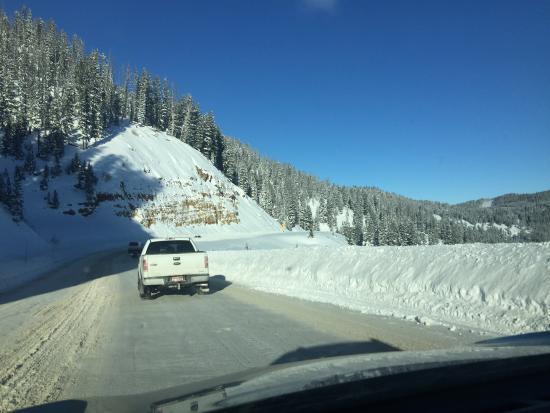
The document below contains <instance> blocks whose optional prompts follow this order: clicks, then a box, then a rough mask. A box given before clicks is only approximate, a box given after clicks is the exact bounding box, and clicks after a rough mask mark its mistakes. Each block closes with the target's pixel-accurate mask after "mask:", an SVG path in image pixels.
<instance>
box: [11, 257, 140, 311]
mask: <svg viewBox="0 0 550 413" xmlns="http://www.w3.org/2000/svg"><path fill="white" fill-rule="evenodd" d="M136 268H137V260H135V259H132V258H130V257H128V256H126V254H125V253H124V252H123V250H122V249H119V250H116V251H112V250H111V251H107V252H102V253H95V254H92V255H91V256H88V257H86V258H80V259H77V260H74V261H72V262H70V263H67V264H65V265H63V267H60V268H57V269H55V270H52V271H49V272H47V273H45V274H43V275H42V276H40V277H39V278H36V279H34V280H32V281H29V282H28V283H24V284H22V285H20V286H19V287H16V288H14V289H11V290H9V291H6V292H3V293H0V305H1V304H6V303H9V302H12V301H17V300H23V299H25V298H28V297H32V296H36V295H41V294H47V293H50V292H53V291H56V290H62V289H65V288H69V287H73V286H75V285H78V284H82V283H85V282H88V281H90V280H93V279H96V278H101V277H108V276H111V275H115V274H120V273H123V272H126V271H130V270H132V269H136Z"/></svg>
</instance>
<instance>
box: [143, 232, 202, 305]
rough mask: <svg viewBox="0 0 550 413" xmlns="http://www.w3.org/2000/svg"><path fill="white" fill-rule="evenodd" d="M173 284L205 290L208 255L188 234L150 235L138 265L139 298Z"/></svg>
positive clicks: (198, 291)
mask: <svg viewBox="0 0 550 413" xmlns="http://www.w3.org/2000/svg"><path fill="white" fill-rule="evenodd" d="M167 288H175V289H177V290H184V289H189V288H191V289H193V290H194V291H196V292H197V293H199V294H208V293H209V292H210V288H209V274H208V255H207V254H206V252H203V251H199V250H198V249H197V247H196V245H195V243H194V242H193V240H192V239H191V238H153V239H150V240H148V241H147V242H146V243H145V245H144V246H143V250H142V251H141V255H140V257H139V265H138V290H139V296H140V297H141V298H151V296H152V293H153V292H156V291H159V290H162V289H167Z"/></svg>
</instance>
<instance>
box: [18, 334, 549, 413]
mask: <svg viewBox="0 0 550 413" xmlns="http://www.w3.org/2000/svg"><path fill="white" fill-rule="evenodd" d="M542 355H549V356H550V332H544V333H533V334H526V335H520V336H513V337H504V338H498V339H493V340H487V341H483V342H479V343H476V344H473V345H471V346H465V347H456V348H451V349H445V350H430V351H392V352H384V353H373V354H357V355H351V356H341V357H331V358H325V359H317V360H309V361H300V362H293V363H286V364H280V365H271V366H267V367H262V368H254V369H250V370H247V371H244V372H240V373H236V374H230V375H227V376H223V377H219V378H215V379H211V380H206V381H202V382H198V383H193V384H187V385H182V386H176V387H172V388H169V389H165V390H160V391H154V392H150V393H146V394H138V395H131V396H114V397H105V398H91V399H87V400H67V401H62V402H57V403H52V404H50V405H45V406H40V407H41V409H40V410H39V411H48V408H50V407H51V408H52V409H53V410H51V411H59V410H60V409H63V411H79V412H83V411H86V412H96V411H98V412H99V411H101V412H106V411H116V412H136V411H152V410H153V411H155V410H157V411H163V412H167V411H173V412H178V411H182V412H183V411H186V412H189V411H193V412H201V411H215V410H217V409H221V408H227V407H232V406H239V405H242V404H245V403H250V402H255V401H259V400H264V399H268V398H272V397H277V396H281V395H285V394H290V393H296V392H300V391H305V390H311V389H315V388H322V387H326V386H330V385H334V384H340V383H347V382H354V381H358V380H369V379H374V378H380V377H385V376H398V375H401V374H403V373H408V372H415V371H423V370H430V369H436V368H443V367H446V366H459V365H469V364H472V363H477V362H487V361H498V360H502V361H504V362H506V361H507V360H511V359H517V358H526V360H527V358H529V357H533V356H542ZM545 360H548V361H549V362H550V357H548V358H547V359H546V358H545ZM537 363H538V361H537ZM32 410H34V408H33V409H28V411H32ZM37 411H38V410H37Z"/></svg>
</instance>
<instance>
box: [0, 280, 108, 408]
mask: <svg viewBox="0 0 550 413" xmlns="http://www.w3.org/2000/svg"><path fill="white" fill-rule="evenodd" d="M110 282H112V280H109V279H108V278H99V279H96V280H92V281H90V282H88V283H84V284H81V285H78V286H77V287H74V288H76V291H75V292H74V293H73V294H68V295H66V296H65V297H63V299H61V300H58V301H56V302H53V303H51V304H49V305H46V306H44V307H42V308H40V309H39V311H37V312H36V313H35V314H34V315H33V316H32V317H31V318H30V321H29V322H28V323H26V324H24V325H20V326H19V327H18V328H17V329H16V330H15V331H13V332H10V334H9V337H8V340H7V342H6V343H5V345H4V346H3V348H2V350H0V386H1V388H0V411H2V412H5V411H11V410H14V409H18V408H22V407H28V406H32V405H37V404H41V403H45V402H50V401H54V400H56V399H57V398H58V397H59V395H60V393H61V392H62V389H63V388H64V387H65V386H66V384H67V383H68V382H70V381H71V380H74V378H73V377H71V373H72V372H74V371H75V366H76V364H77V363H78V360H79V358H80V357H81V356H82V355H83V354H85V353H87V352H90V351H93V349H94V348H95V346H96V345H97V342H98V337H99V330H100V328H101V327H100V326H101V322H100V321H101V319H102V317H103V314H104V312H105V311H106V309H107V307H108V306H109V303H110V301H111V300H112V295H111V294H108V292H109V288H108V284H109V283H110ZM4 334H6V332H4Z"/></svg>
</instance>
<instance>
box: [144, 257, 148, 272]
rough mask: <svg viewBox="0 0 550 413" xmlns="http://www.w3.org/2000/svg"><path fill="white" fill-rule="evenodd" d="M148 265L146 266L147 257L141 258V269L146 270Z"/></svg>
mask: <svg viewBox="0 0 550 413" xmlns="http://www.w3.org/2000/svg"><path fill="white" fill-rule="evenodd" d="M148 269H149V267H148V266H147V258H143V271H147V270H148Z"/></svg>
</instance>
